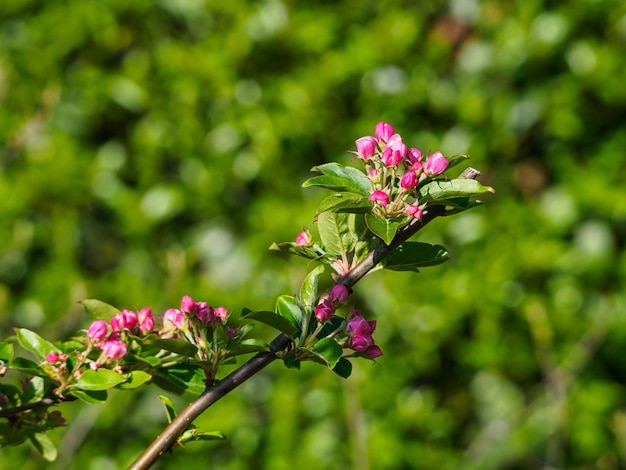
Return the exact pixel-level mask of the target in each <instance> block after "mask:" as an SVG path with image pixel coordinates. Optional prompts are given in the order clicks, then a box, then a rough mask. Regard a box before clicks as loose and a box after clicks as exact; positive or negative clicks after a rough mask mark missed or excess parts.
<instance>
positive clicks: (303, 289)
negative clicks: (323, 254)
mask: <svg viewBox="0 0 626 470" xmlns="http://www.w3.org/2000/svg"><path fill="white" fill-rule="evenodd" d="M324 269H325V266H324V265H323V264H322V265H319V266H316V267H315V268H314V269H313V270H312V271H311V272H310V273H309V274H307V276H306V277H305V278H304V281H303V282H302V286H300V302H302V305H304V307H305V308H313V307H315V305H316V303H317V297H318V293H317V292H318V289H317V287H318V285H319V282H320V277H321V275H322V274H324Z"/></svg>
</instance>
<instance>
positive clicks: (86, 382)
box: [73, 369, 126, 391]
mask: <svg viewBox="0 0 626 470" xmlns="http://www.w3.org/2000/svg"><path fill="white" fill-rule="evenodd" d="M125 381H126V379H125V378H124V376H123V375H122V374H120V373H118V372H114V371H112V370H108V369H98V370H86V371H85V372H83V374H82V375H81V376H80V377H79V378H78V380H77V381H76V382H75V383H74V385H73V387H75V388H78V389H80V390H87V391H98V390H108V389H109V388H113V387H115V386H116V385H119V384H121V383H122V382H125Z"/></svg>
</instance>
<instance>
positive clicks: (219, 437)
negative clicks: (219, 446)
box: [189, 431, 226, 441]
mask: <svg viewBox="0 0 626 470" xmlns="http://www.w3.org/2000/svg"><path fill="white" fill-rule="evenodd" d="M225 440H226V434H224V433H223V432H222V431H207V432H196V433H195V434H194V435H193V437H192V438H191V439H189V441H225Z"/></svg>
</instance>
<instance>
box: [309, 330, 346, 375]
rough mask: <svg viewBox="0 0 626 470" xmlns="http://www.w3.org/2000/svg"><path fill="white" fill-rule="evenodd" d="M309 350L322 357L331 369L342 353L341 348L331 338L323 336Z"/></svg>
mask: <svg viewBox="0 0 626 470" xmlns="http://www.w3.org/2000/svg"><path fill="white" fill-rule="evenodd" d="M311 352H312V353H313V354H315V355H316V356H318V357H320V358H321V359H323V360H324V362H326V364H328V367H330V368H331V369H332V368H333V367H335V365H336V364H337V362H339V359H340V358H341V355H342V354H343V348H342V347H341V345H340V344H339V343H338V342H337V341H335V340H334V339H333V338H323V339H321V340H319V341H318V342H317V343H315V346H313V348H312V349H311Z"/></svg>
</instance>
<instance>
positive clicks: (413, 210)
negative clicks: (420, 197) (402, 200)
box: [406, 204, 424, 219]
mask: <svg viewBox="0 0 626 470" xmlns="http://www.w3.org/2000/svg"><path fill="white" fill-rule="evenodd" d="M406 214H407V215H408V216H411V217H413V218H415V219H421V218H422V215H423V214H424V211H423V210H422V209H420V208H419V206H414V205H412V204H409V205H408V206H406Z"/></svg>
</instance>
